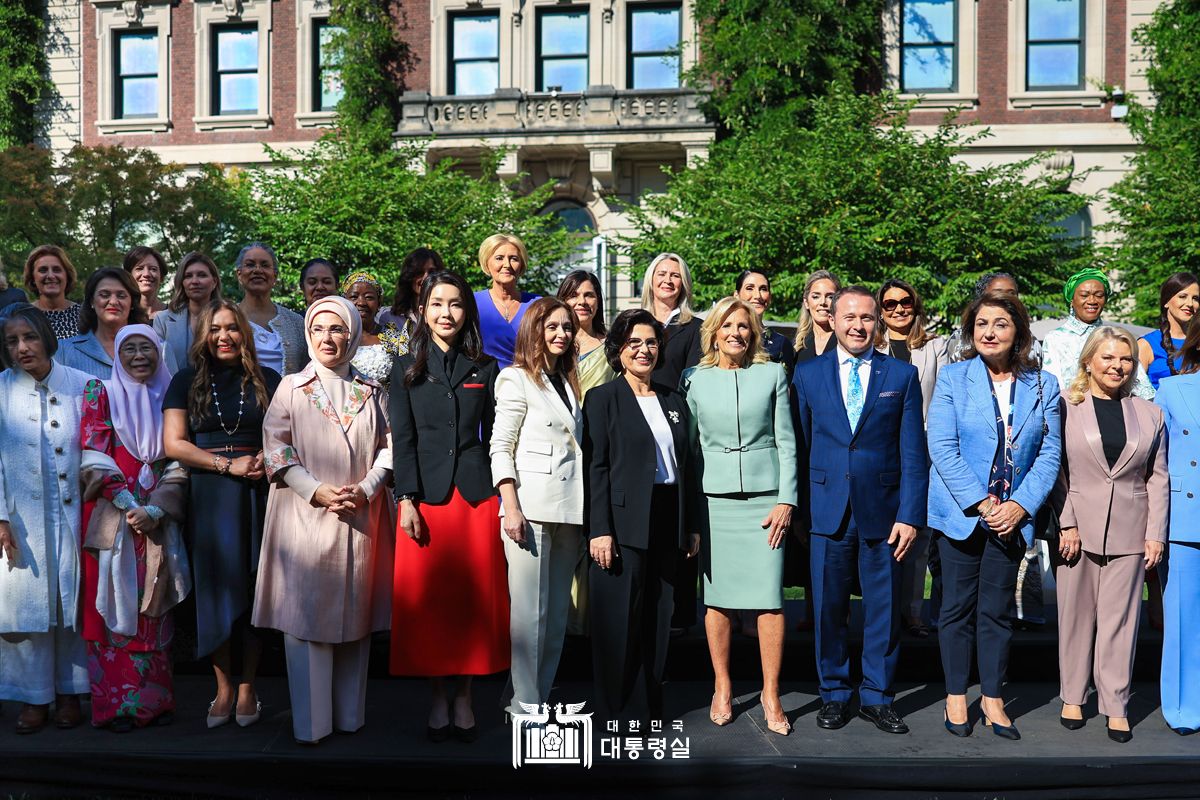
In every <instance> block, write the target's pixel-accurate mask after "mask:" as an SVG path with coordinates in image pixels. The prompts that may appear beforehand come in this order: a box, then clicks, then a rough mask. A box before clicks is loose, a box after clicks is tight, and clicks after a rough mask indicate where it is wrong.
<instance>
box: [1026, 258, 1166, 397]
mask: <svg viewBox="0 0 1200 800" xmlns="http://www.w3.org/2000/svg"><path fill="white" fill-rule="evenodd" d="M1111 291H1112V286H1111V284H1109V282H1108V276H1107V275H1105V274H1104V273H1103V272H1102V271H1100V270H1098V269H1095V268H1093V267H1087V268H1085V269H1081V270H1079V271H1078V272H1076V273H1075V274H1074V275H1072V276H1071V277H1069V278H1067V282H1066V283H1065V284H1064V285H1063V297H1064V298H1065V299H1066V301H1067V305H1068V307H1069V308H1070V309H1071V311H1070V315H1069V316H1068V317H1067V320H1066V322H1064V323H1063V324H1062V325H1059V326H1058V327H1057V328H1055V329H1054V330H1052V331H1050V333H1048V334H1046V338H1045V339H1044V340H1043V341H1042V352H1043V354H1044V359H1043V361H1042V369H1044V370H1046V371H1047V372H1050V373H1052V374H1054V375H1055V376H1056V377H1057V378H1058V385H1059V386H1070V385H1071V382H1072V381H1074V380H1075V374H1076V373H1077V372H1078V371H1079V354H1080V353H1082V352H1083V345H1084V342H1086V341H1087V338H1088V336H1090V335H1091V334H1092V331H1094V330H1096V329H1097V328H1099V327H1100V326H1101V325H1102V324H1103V323H1102V322H1101V320H1100V315H1101V314H1102V313H1103V312H1104V306H1105V304H1106V303H1107V302H1108V297H1109V293H1110V292H1111ZM1133 393H1134V395H1136V396H1137V397H1141V398H1143V399H1145V400H1152V399H1154V387H1153V386H1151V385H1150V380H1149V379H1148V378H1147V377H1146V371H1145V370H1144V369H1140V368H1139V369H1138V374H1137V378H1136V380H1135V381H1134V384H1133Z"/></svg>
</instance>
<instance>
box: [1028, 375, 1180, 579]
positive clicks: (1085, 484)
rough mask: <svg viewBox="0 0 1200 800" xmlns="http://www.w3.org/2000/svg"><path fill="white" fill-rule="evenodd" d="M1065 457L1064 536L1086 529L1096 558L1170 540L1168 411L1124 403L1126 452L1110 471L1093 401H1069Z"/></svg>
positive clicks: (1061, 486) (1061, 484) (1057, 494)
mask: <svg viewBox="0 0 1200 800" xmlns="http://www.w3.org/2000/svg"><path fill="white" fill-rule="evenodd" d="M1063 405H1064V407H1065V411H1064V413H1063V457H1062V468H1061V469H1060V471H1059V474H1058V484H1057V485H1056V486H1055V489H1054V493H1053V495H1052V498H1051V502H1052V503H1053V508H1054V509H1055V511H1057V512H1058V521H1059V524H1060V525H1061V526H1062V527H1063V528H1078V529H1079V538H1080V539H1081V540H1082V542H1083V549H1084V550H1086V551H1087V552H1089V553H1093V554H1095V555H1104V556H1120V555H1130V554H1133V553H1141V552H1142V551H1143V550H1144V548H1145V543H1146V541H1148V540H1149V541H1156V542H1165V541H1166V540H1167V512H1168V509H1169V508H1170V499H1171V478H1170V475H1169V473H1168V472H1167V452H1166V451H1167V448H1166V437H1165V436H1164V434H1163V414H1162V409H1160V408H1158V406H1156V405H1154V404H1153V403H1150V402H1147V401H1146V400H1142V399H1141V398H1139V397H1126V398H1124V399H1123V400H1122V401H1121V409H1122V411H1124V412H1125V449H1124V450H1122V451H1121V456H1120V458H1118V459H1117V463H1116V466H1114V467H1113V468H1112V469H1111V470H1110V469H1109V468H1108V459H1107V458H1105V457H1104V446H1103V445H1102V444H1101V440H1100V425H1099V424H1098V423H1097V422H1096V409H1095V407H1094V406H1093V405H1092V398H1091V397H1090V396H1088V397H1085V398H1084V399H1083V402H1081V403H1079V404H1072V403H1068V402H1066V400H1065V399H1064V400H1063Z"/></svg>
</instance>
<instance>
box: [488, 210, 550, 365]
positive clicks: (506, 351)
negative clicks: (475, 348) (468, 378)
mask: <svg viewBox="0 0 1200 800" xmlns="http://www.w3.org/2000/svg"><path fill="white" fill-rule="evenodd" d="M479 266H480V267H482V268H483V272H484V274H485V275H487V276H488V277H489V278H491V279H492V285H491V286H490V287H488V288H487V289H482V290H480V291H478V292H476V293H475V305H477V306H478V307H479V327H480V331H481V333H482V334H483V352H484V353H486V354H487V355H489V356H491V357H492V358H494V359H496V360H497V361H499V362H500V368H501V369H503V368H504V367H507V366H511V365H512V361H513V350H514V348H515V347H516V344H517V328H518V327H520V325H521V317H523V316H525V309H526V308H528V307H529V304H530V303H532V302H533V301H534V300H537V299H538V295H536V294H529V293H528V292H522V291H521V290H520V289H518V288H517V281H518V280H519V279H520V277H521V275H522V274H524V272H525V269H526V268H527V267H528V266H529V254H528V252H526V250H525V243H524V242H522V241H521V240H520V239H518V238H517V237H516V236H510V235H508V234H507V233H496V234H492V235H491V236H489V237H488V238H486V239H484V240H483V244H481V245H479Z"/></svg>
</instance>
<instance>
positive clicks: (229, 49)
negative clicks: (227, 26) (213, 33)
mask: <svg viewBox="0 0 1200 800" xmlns="http://www.w3.org/2000/svg"><path fill="white" fill-rule="evenodd" d="M230 69H258V31H257V30H256V29H250V30H232V31H218V33H217V70H218V71H221V72H223V71H225V70H230Z"/></svg>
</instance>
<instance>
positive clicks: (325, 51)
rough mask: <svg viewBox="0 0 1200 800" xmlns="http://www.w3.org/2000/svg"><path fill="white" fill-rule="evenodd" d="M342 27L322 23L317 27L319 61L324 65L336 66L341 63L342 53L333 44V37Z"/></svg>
mask: <svg viewBox="0 0 1200 800" xmlns="http://www.w3.org/2000/svg"><path fill="white" fill-rule="evenodd" d="M341 31H342V29H341V28H338V27H337V26H335V25H322V26H321V27H319V28H317V59H318V60H317V63H318V64H320V65H321V66H322V67H334V66H337V65H338V64H340V63H341V58H340V56H341V53H338V52H337V51H336V50H335V49H334V48H333V47H332V46H331V42H332V41H333V37H334V36H335V35H337V34H339V33H341Z"/></svg>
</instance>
